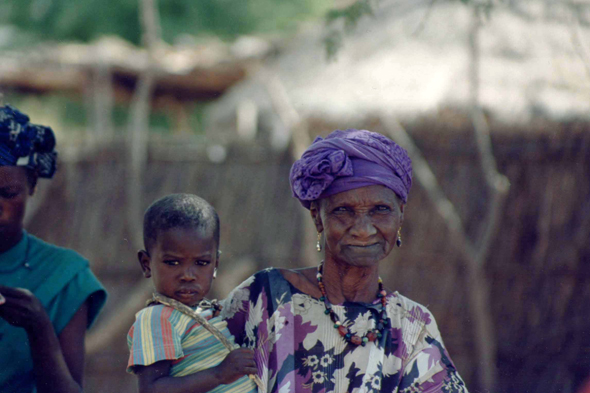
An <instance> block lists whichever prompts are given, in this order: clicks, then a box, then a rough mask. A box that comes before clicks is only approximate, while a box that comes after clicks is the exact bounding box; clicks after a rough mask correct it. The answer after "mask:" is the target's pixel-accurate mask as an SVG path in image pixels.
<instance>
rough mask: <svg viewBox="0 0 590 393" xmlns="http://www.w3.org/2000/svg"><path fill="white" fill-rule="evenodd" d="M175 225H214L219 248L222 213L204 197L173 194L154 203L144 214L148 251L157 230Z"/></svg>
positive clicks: (185, 226)
mask: <svg viewBox="0 0 590 393" xmlns="http://www.w3.org/2000/svg"><path fill="white" fill-rule="evenodd" d="M174 228H183V229H203V230H207V229H211V230H213V237H214V240H215V243H216V244H217V247H218V248H219V216H218V215H217V212H216V211H215V209H214V208H213V206H211V205H210V204H209V202H207V201H206V200H204V199H203V198H199V197H198V196H196V195H192V194H172V195H167V196H165V197H163V198H160V199H158V200H157V201H155V202H154V203H152V204H151V206H150V207H148V209H147V210H146V212H145V214H144V216H143V243H144V247H145V249H146V251H147V252H148V253H149V251H150V248H151V247H152V246H153V245H154V243H155V242H156V240H157V238H158V234H159V233H160V232H163V231H167V230H170V229H174Z"/></svg>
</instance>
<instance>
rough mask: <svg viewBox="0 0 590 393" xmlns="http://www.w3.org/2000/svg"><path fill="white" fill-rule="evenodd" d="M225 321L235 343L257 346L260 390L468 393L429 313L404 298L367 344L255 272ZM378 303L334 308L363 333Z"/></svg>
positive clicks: (392, 298)
mask: <svg viewBox="0 0 590 393" xmlns="http://www.w3.org/2000/svg"><path fill="white" fill-rule="evenodd" d="M223 306H224V307H223V310H222V313H221V316H222V318H225V319H226V321H227V323H228V328H229V330H230V332H231V333H232V334H233V335H234V336H235V339H236V342H237V343H239V344H241V345H242V346H245V347H249V348H253V349H254V351H255V356H256V363H257V365H258V375H259V376H260V378H261V380H262V382H263V384H264V386H263V388H262V389H259V391H260V392H261V393H266V392H269V393H295V392H296V393H328V392H336V393H341V392H350V393H365V392H367V393H368V392H391V393H407V392H444V393H447V392H449V393H450V392H452V393H467V389H466V387H465V384H464V383H463V380H462V379H461V377H460V376H459V374H458V373H457V370H456V369H455V366H454V365H453V362H452V361H451V359H450V357H449V355H448V353H447V351H446V349H445V347H444V344H443V342H442V338H441V336H440V333H439V331H438V328H437V326H436V322H435V321H434V318H433V316H432V314H430V312H429V311H428V310H427V309H426V308H425V307H423V306H421V305H419V304H418V303H415V302H413V301H411V300H409V299H407V298H405V297H403V296H402V295H400V294H399V293H397V292H395V293H391V294H389V295H388V296H387V315H388V317H389V318H390V320H391V327H390V328H389V329H386V330H385V332H384V334H383V337H381V338H380V339H379V340H378V341H376V342H369V343H367V345H366V346H355V345H353V344H349V343H347V342H346V341H344V339H343V338H342V337H341V336H340V334H339V333H338V331H337V330H336V329H335V328H334V324H333V322H332V321H331V320H330V317H329V316H328V315H326V314H325V307H324V303H323V302H322V301H320V300H319V299H315V298H313V297H311V296H309V295H307V294H304V293H302V292H301V291H299V290H298V289H297V288H295V287H294V286H293V285H291V284H290V283H289V282H288V281H287V280H286V279H285V278H284V277H283V275H282V274H281V272H280V271H279V270H277V269H273V268H271V269H266V270H263V271H261V272H258V273H256V274H255V275H253V276H252V277H250V278H249V279H247V280H246V281H244V282H243V283H242V284H241V285H240V286H238V287H237V288H236V289H234V290H233V291H232V293H231V294H230V295H229V296H228V298H227V299H225V300H224V301H223ZM380 308H381V305H380V302H379V301H377V300H376V301H375V302H374V303H373V304H366V303H353V302H346V303H343V304H340V305H336V304H335V305H333V309H334V311H335V312H336V314H337V315H338V317H339V319H340V321H342V322H343V324H344V325H346V326H347V327H348V328H349V330H350V331H351V332H353V333H355V334H357V335H359V336H363V335H364V334H365V333H367V332H368V331H369V330H371V329H373V328H374V326H375V320H376V319H377V317H378V315H379V311H380Z"/></svg>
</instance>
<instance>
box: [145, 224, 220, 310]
mask: <svg viewBox="0 0 590 393" xmlns="http://www.w3.org/2000/svg"><path fill="white" fill-rule="evenodd" d="M138 257H139V263H140V264H141V268H142V270H143V273H144V276H145V277H146V278H148V277H151V278H152V281H153V283H154V286H155V288H156V291H158V292H160V293H161V294H163V295H166V296H168V297H170V298H173V299H176V300H178V301H179V302H181V303H184V304H186V305H187V306H191V307H192V306H196V305H197V304H198V303H199V302H200V301H201V300H202V299H203V298H204V297H205V296H206V295H207V293H208V292H209V289H210V288H211V281H212V280H213V271H214V270H215V268H216V267H217V264H218V260H217V244H216V243H215V238H214V236H213V230H211V228H207V229H190V228H189V229H187V228H173V229H170V230H168V231H164V232H160V233H158V237H157V240H156V242H155V244H154V245H153V246H152V247H151V249H150V251H149V254H148V253H147V252H145V251H140V252H139V254H138Z"/></svg>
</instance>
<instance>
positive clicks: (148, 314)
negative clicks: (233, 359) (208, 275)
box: [127, 304, 257, 393]
mask: <svg viewBox="0 0 590 393" xmlns="http://www.w3.org/2000/svg"><path fill="white" fill-rule="evenodd" d="M197 312H198V313H199V314H200V315H201V316H203V317H204V318H206V319H207V320H209V323H211V324H212V325H213V326H215V327H216V328H217V329H219V331H220V332H222V333H223V334H224V335H225V336H226V337H227V338H228V339H229V340H230V341H231V342H233V341H234V337H233V336H232V335H231V334H230V333H229V331H228V330H227V323H226V322H225V321H223V320H221V318H220V317H215V318H212V312H211V310H201V309H197ZM127 344H128V346H129V351H130V355H129V363H128V365H127V372H130V373H132V372H133V367H134V366H140V365H141V366H149V365H151V364H154V363H156V362H159V361H161V360H171V361H172V365H171V368H170V375H171V376H173V377H183V376H186V375H190V374H194V373H196V372H199V371H202V370H206V369H209V368H212V367H215V366H217V365H218V364H219V363H221V362H222V361H223V359H225V357H226V356H227V355H228V353H229V351H228V350H227V349H226V348H225V347H224V346H223V345H222V344H221V342H219V340H217V339H216V338H215V337H213V335H212V334H211V333H209V332H208V331H207V330H205V329H204V328H203V327H202V326H201V325H199V323H198V322H196V321H195V320H194V319H192V318H190V317H188V316H186V315H184V314H182V313H181V312H179V311H177V310H175V309H173V308H172V307H168V306H164V305H162V304H158V305H154V306H150V307H146V308H144V309H143V310H141V311H139V312H138V313H137V314H136V315H135V323H134V324H133V326H132V327H131V329H130V330H129V334H128V335H127ZM211 392H215V393H221V392H232V393H242V392H243V393H250V392H257V389H256V385H255V384H254V382H252V380H250V379H249V378H248V377H242V378H240V379H238V380H237V381H236V382H234V383H232V384H229V385H219V386H218V387H217V388H215V389H213V390H211Z"/></svg>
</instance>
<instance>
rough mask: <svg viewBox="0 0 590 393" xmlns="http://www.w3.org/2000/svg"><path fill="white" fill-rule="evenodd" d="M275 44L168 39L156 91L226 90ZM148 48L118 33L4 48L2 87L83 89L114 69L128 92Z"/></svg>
mask: <svg viewBox="0 0 590 393" xmlns="http://www.w3.org/2000/svg"><path fill="white" fill-rule="evenodd" d="M269 49H270V46H269V45H268V44H267V43H265V42H263V41H261V40H257V39H254V38H242V39H240V40H238V41H237V42H236V43H235V44H234V45H227V44H224V43H221V42H218V41H208V42H206V43H203V44H191V45H186V46H166V45H164V44H162V46H160V50H159V53H158V56H157V57H156V59H155V61H156V64H155V69H156V73H157V75H158V81H157V84H156V87H155V95H156V96H158V95H168V96H172V97H174V98H176V99H178V100H181V101H183V100H208V99H211V98H216V97H218V96H219V95H221V94H222V93H223V92H224V91H225V90H226V89H227V88H229V87H230V86H231V85H233V84H234V83H236V82H237V81H239V80H241V79H242V78H243V77H244V76H245V74H246V67H247V66H248V62H249V61H252V60H256V59H259V58H261V57H262V56H264V55H265V54H266V52H267V51H268V50H269ZM148 61H149V58H148V53H147V51H146V50H144V49H141V48H137V47H135V46H133V45H131V44H130V43H127V42H126V41H123V40H121V39H119V38H116V37H103V38H101V39H99V40H98V41H96V42H94V43H91V44H76V43H67V44H48V43H44V44H43V45H40V46H39V47H36V48H26V49H24V50H11V51H3V52H2V53H1V54H0V89H1V88H6V89H11V90H18V91H25V92H32V93H48V92H64V91H66V92H67V91H74V92H78V93H83V92H84V91H85V89H87V88H88V85H89V84H90V82H89V80H90V78H91V74H92V73H93V72H97V70H105V69H106V70H108V72H109V73H110V75H111V79H112V81H113V84H114V90H115V93H116V94H117V97H118V98H123V99H125V98H128V97H129V96H130V95H131V94H132V91H133V89H134V87H135V84H136V81H137V79H138V77H139V75H140V74H141V73H142V72H143V71H144V70H145V69H146V68H147V67H148Z"/></svg>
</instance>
